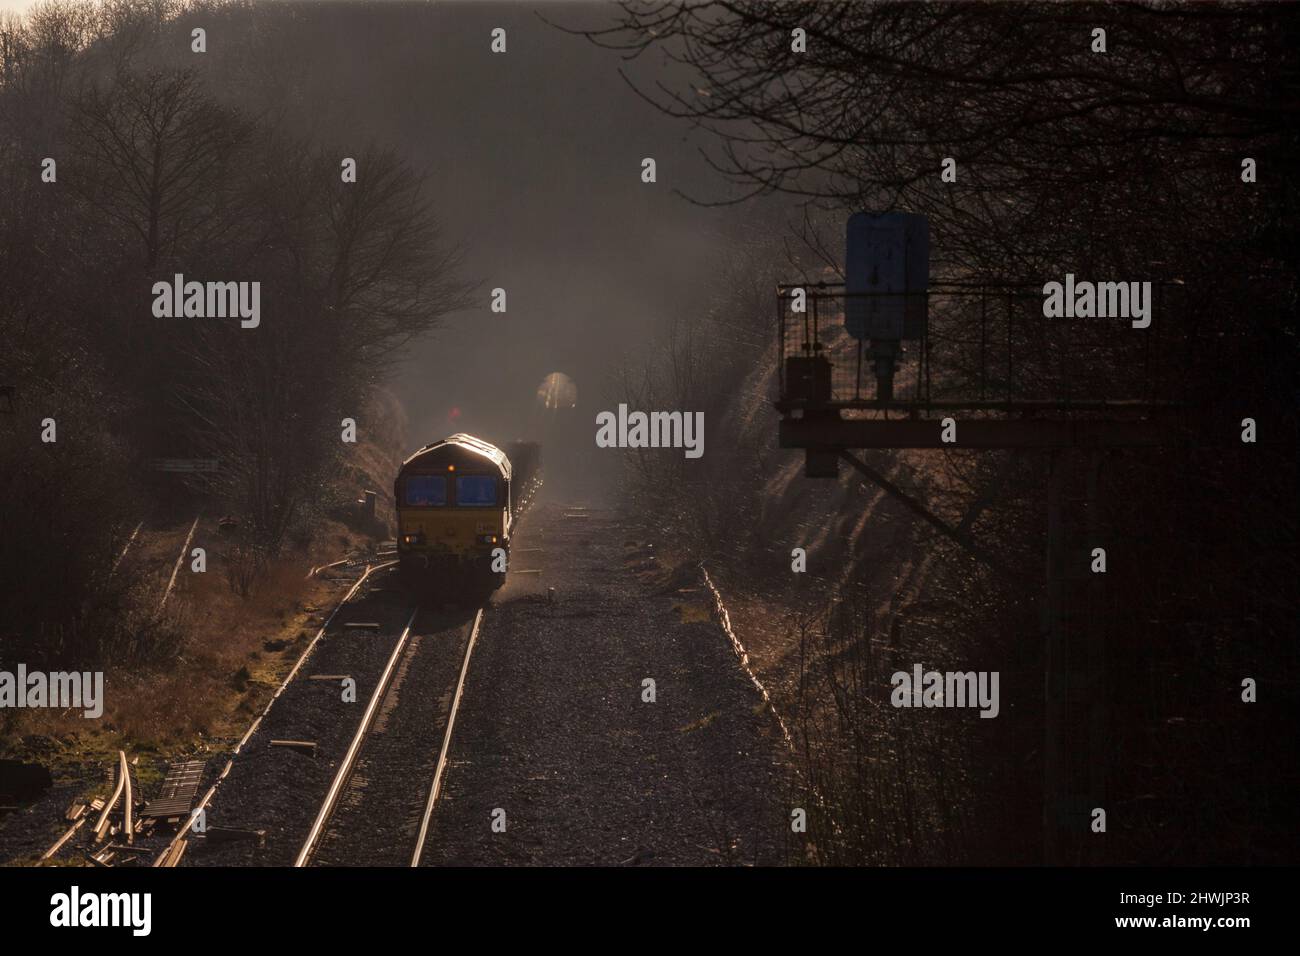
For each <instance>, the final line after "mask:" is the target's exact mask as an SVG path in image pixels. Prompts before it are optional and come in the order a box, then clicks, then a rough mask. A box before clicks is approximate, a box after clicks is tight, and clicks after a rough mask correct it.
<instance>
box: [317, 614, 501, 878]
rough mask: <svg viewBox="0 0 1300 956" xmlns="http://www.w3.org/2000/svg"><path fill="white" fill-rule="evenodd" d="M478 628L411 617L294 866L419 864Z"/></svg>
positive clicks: (462, 618) (463, 620)
mask: <svg viewBox="0 0 1300 956" xmlns="http://www.w3.org/2000/svg"><path fill="white" fill-rule="evenodd" d="M417 620H418V621H419V624H418V625H417ZM482 620H483V609H482V608H481V607H480V608H478V609H476V610H464V609H463V610H455V611H447V610H442V611H428V610H425V611H421V610H417V611H416V612H414V613H412V615H411V619H410V620H409V621H408V625H407V627H406V629H405V630H404V631H403V634H402V636H401V638H400V639H399V641H398V642H397V644H396V645H395V647H394V648H393V653H392V655H391V657H390V659H389V661H388V665H387V667H386V668H385V672H384V675H383V679H382V680H381V681H380V682H379V683H378V684H377V685H376V687H375V689H374V692H373V693H372V695H371V698H370V701H369V703H368V704H367V707H366V712H365V715H364V717H363V718H362V721H361V723H360V725H359V726H358V727H357V731H356V733H355V735H354V736H353V738H352V741H351V744H350V745H349V747H348V750H347V753H346V754H345V756H344V759H343V760H341V761H340V763H339V766H338V769H337V770H336V772H335V774H334V778H333V780H332V781H331V784H330V787H329V790H328V791H327V793H326V795H325V799H324V800H323V801H322V803H321V806H320V809H319V810H318V811H317V814H316V817H315V820H314V821H313V823H312V827H311V829H310V830H309V832H308V833H307V836H306V838H305V839H304V841H303V844H302V847H301V848H300V849H299V851H298V855H297V857H296V859H295V860H294V865H295V866H298V867H306V866H357V865H363V866H418V865H419V862H420V858H421V855H422V853H423V849H424V843H425V840H426V839H427V835H428V829H429V821H430V820H431V818H432V815H433V812H434V807H435V806H436V804H437V801H438V797H439V795H440V793H441V790H442V779H443V776H444V774H445V772H446V764H447V755H448V752H449V751H450V747H451V740H452V734H453V732H454V730H455V724H456V714H457V712H458V710H459V707H460V701H461V696H462V694H463V691H464V685H465V675H466V674H467V673H468V671H469V663H470V659H471V657H472V655H473V653H474V646H475V643H476V642H477V639H478V633H479V628H480V626H481V623H482Z"/></svg>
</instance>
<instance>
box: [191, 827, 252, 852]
mask: <svg viewBox="0 0 1300 956" xmlns="http://www.w3.org/2000/svg"><path fill="white" fill-rule="evenodd" d="M204 839H206V840H207V841H208V842H209V843H214V844H220V843H237V842H248V843H256V844H257V845H258V846H259V847H263V846H266V831H265V830H245V829H243V828H241V827H208V829H207V832H206V833H205V834H204Z"/></svg>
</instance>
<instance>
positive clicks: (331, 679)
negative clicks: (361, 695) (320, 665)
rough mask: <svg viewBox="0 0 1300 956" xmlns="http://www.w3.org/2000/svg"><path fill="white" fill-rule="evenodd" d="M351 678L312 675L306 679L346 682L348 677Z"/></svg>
mask: <svg viewBox="0 0 1300 956" xmlns="http://www.w3.org/2000/svg"><path fill="white" fill-rule="evenodd" d="M351 676H352V675H351V674H312V675H311V676H310V677H308V678H307V679H308V680H328V681H341V680H347V679H348V678H349V677H351Z"/></svg>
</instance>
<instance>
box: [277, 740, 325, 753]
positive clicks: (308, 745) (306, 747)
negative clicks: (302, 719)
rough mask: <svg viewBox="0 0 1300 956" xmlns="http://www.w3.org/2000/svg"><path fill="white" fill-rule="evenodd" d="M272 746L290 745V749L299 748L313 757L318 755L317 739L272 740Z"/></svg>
mask: <svg viewBox="0 0 1300 956" xmlns="http://www.w3.org/2000/svg"><path fill="white" fill-rule="evenodd" d="M271 746H272V747H288V748H289V749H290V750H298V751H301V752H302V753H305V754H308V755H310V756H312V757H315V756H316V741H314V740H272V741H271Z"/></svg>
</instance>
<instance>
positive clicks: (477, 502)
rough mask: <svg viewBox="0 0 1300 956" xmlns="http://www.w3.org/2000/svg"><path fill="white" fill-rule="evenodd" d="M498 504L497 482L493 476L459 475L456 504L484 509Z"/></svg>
mask: <svg viewBox="0 0 1300 956" xmlns="http://www.w3.org/2000/svg"><path fill="white" fill-rule="evenodd" d="M496 503H497V480H496V479H495V478H493V477H492V476H491V475H459V476H457V478H456V504H458V505H460V506H462V507H466V508H474V507H478V508H482V507H485V506H488V505H495V504H496Z"/></svg>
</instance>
